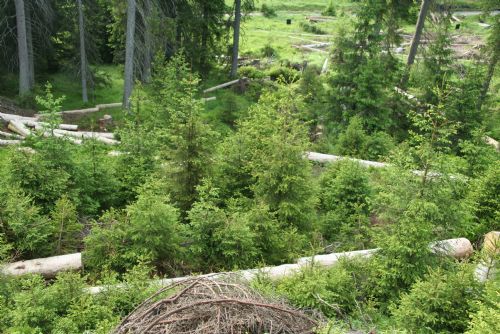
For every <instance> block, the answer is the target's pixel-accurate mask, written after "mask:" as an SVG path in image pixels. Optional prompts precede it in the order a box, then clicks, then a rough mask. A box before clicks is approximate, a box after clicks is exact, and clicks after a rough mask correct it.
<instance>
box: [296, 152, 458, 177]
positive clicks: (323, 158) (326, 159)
mask: <svg viewBox="0 0 500 334" xmlns="http://www.w3.org/2000/svg"><path fill="white" fill-rule="evenodd" d="M305 156H306V158H307V159H308V160H310V161H315V162H319V163H331V162H336V161H340V160H350V161H354V162H357V163H359V164H360V165H361V166H364V167H373V168H386V167H390V166H391V165H390V164H388V163H385V162H378V161H370V160H362V159H356V158H350V157H343V156H338V155H331V154H323V153H317V152H306V153H305ZM411 172H412V173H413V174H415V175H417V176H423V175H424V173H425V172H424V171H421V170H412V171H411ZM441 175H442V174H441V173H439V172H427V173H426V176H427V177H429V178H435V177H439V176H441ZM449 177H450V179H457V178H466V177H465V176H463V175H449Z"/></svg>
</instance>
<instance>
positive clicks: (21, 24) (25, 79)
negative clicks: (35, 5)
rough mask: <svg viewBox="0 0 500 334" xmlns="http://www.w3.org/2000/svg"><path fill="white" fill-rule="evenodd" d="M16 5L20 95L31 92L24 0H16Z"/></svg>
mask: <svg viewBox="0 0 500 334" xmlns="http://www.w3.org/2000/svg"><path fill="white" fill-rule="evenodd" d="M14 4H15V6H16V26H17V50H18V57H19V95H25V94H28V93H29V92H30V72H29V53H28V41H27V36H26V15H25V7H24V0H14Z"/></svg>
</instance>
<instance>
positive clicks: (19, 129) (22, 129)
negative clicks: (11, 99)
mask: <svg viewBox="0 0 500 334" xmlns="http://www.w3.org/2000/svg"><path fill="white" fill-rule="evenodd" d="M9 130H11V131H12V132H15V133H17V134H19V135H21V136H23V137H28V136H29V135H30V134H31V131H30V130H29V129H28V128H27V127H26V126H25V125H24V124H23V123H21V122H20V121H17V120H10V121H9Z"/></svg>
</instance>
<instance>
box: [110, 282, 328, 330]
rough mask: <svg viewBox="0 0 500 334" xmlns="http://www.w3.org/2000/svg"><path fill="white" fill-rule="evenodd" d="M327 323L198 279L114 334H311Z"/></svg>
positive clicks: (234, 286)
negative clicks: (323, 323)
mask: <svg viewBox="0 0 500 334" xmlns="http://www.w3.org/2000/svg"><path fill="white" fill-rule="evenodd" d="M321 323H322V319H321V318H320V317H319V315H317V314H310V315H307V314H306V313H304V312H302V311H299V310H297V309H294V308H292V307H290V306H288V305H286V304H285V303H284V302H282V301H276V300H272V301H271V300H269V298H265V297H263V296H262V295H260V294H259V293H257V292H256V291H253V290H251V289H249V288H248V287H246V286H245V285H242V284H238V283H237V282H232V281H230V280H224V281H220V280H218V281H217V280H211V279H209V278H198V279H196V278H193V279H189V280H186V281H182V282H177V283H173V284H171V285H169V286H167V287H164V288H162V289H161V290H159V291H158V292H156V293H155V294H153V295H152V296H151V297H149V298H148V299H146V300H145V301H144V302H143V303H142V304H141V305H139V306H138V307H137V308H136V309H135V310H134V311H133V312H132V313H131V314H129V315H128V316H127V317H126V318H125V319H124V320H123V321H122V322H121V324H120V325H119V326H118V327H117V328H116V329H115V330H114V331H113V333H114V334H125V333H128V334H132V333H144V334H160V333H161V334H166V333H175V334H194V333H197V334H202V333H203V334H205V333H206V334H214V333H218V334H226V333H227V334H229V333H231V334H247V333H248V334H250V333H253V334H264V333H269V334H279V333H282V334H298V333H301V334H307V333H314V332H315V329H317V328H318V327H319V326H320V325H321Z"/></svg>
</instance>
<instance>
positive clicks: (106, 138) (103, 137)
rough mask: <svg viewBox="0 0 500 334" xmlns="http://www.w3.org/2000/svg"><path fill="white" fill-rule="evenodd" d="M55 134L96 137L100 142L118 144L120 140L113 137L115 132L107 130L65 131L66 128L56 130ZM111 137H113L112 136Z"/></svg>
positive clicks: (73, 136)
mask: <svg viewBox="0 0 500 334" xmlns="http://www.w3.org/2000/svg"><path fill="white" fill-rule="evenodd" d="M54 134H57V135H58V136H63V137H64V136H66V137H72V138H79V139H91V138H93V139H95V140H98V141H100V142H103V143H105V144H107V145H116V144H119V141H117V140H115V139H113V134H112V133H111V134H110V133H107V132H84V131H82V132H74V131H65V130H54ZM110 137H111V138H110Z"/></svg>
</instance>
